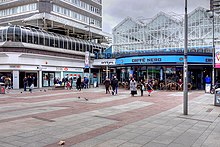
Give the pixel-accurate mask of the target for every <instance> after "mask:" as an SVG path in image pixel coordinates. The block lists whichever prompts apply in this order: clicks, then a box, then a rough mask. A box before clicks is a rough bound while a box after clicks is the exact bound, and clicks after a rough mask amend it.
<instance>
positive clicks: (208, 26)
mask: <svg viewBox="0 0 220 147" xmlns="http://www.w3.org/2000/svg"><path fill="white" fill-rule="evenodd" d="M211 17H212V14H211V13H209V12H207V10H206V9H205V8H202V7H198V8H197V9H195V10H194V11H192V12H190V13H189V14H188V47H189V48H193V47H207V46H212V41H213V25H212V19H213V18H211ZM214 19H215V21H214V22H215V24H214V26H215V27H214V29H215V30H214V32H215V34H214V36H215V38H214V40H215V45H219V44H220V40H219V36H220V17H219V15H218V14H217V13H216V14H215V15H214ZM112 32H113V52H127V51H128V52H130V51H144V50H159V49H167V48H183V47H184V17H183V16H182V17H180V15H178V17H174V16H172V15H169V14H166V13H164V12H160V13H158V14H157V15H156V16H155V17H153V18H152V19H151V20H149V21H147V22H146V23H144V21H141V20H140V21H139V20H135V19H133V18H130V17H128V18H125V19H124V20H123V21H122V22H121V23H119V24H118V25H117V26H116V27H115V28H114V29H113V31H112Z"/></svg>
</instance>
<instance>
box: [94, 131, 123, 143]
mask: <svg viewBox="0 0 220 147" xmlns="http://www.w3.org/2000/svg"><path fill="white" fill-rule="evenodd" d="M119 135H120V134H118V133H115V132H108V133H105V134H102V135H99V136H97V137H95V138H96V139H99V140H103V141H107V140H111V139H114V138H117V136H119Z"/></svg>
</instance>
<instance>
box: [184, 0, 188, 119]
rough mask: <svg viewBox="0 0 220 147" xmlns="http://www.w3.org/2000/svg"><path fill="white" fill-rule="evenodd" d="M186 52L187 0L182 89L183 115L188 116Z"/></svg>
mask: <svg viewBox="0 0 220 147" xmlns="http://www.w3.org/2000/svg"><path fill="white" fill-rule="evenodd" d="M187 51H188V14H187V0H185V22H184V65H183V66H184V67H183V70H184V73H183V76H184V79H183V80H184V81H183V82H184V83H183V85H184V87H183V114H184V115H188V82H187V81H188V74H187V73H188V65H187Z"/></svg>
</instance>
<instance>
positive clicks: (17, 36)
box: [15, 27, 21, 42]
mask: <svg viewBox="0 0 220 147" xmlns="http://www.w3.org/2000/svg"><path fill="white" fill-rule="evenodd" d="M15 42H21V29H20V28H19V27H15Z"/></svg>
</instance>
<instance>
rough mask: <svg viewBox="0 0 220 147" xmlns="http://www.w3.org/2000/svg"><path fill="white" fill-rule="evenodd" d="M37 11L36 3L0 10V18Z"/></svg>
mask: <svg viewBox="0 0 220 147" xmlns="http://www.w3.org/2000/svg"><path fill="white" fill-rule="evenodd" d="M34 10H37V3H33V4H27V5H23V6H17V7H13V8H9V9H4V10H0V17H4V16H9V15H14V14H19V13H24V12H28V11H34Z"/></svg>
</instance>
